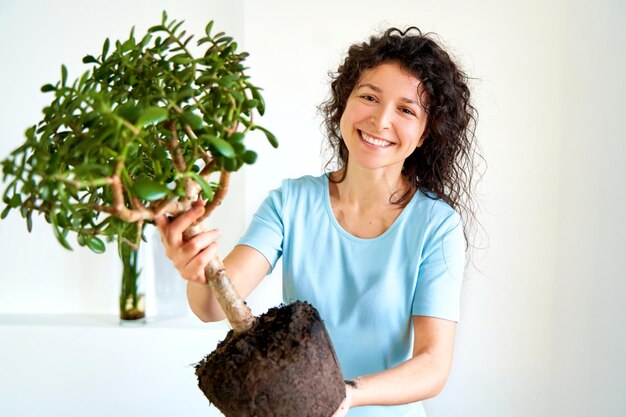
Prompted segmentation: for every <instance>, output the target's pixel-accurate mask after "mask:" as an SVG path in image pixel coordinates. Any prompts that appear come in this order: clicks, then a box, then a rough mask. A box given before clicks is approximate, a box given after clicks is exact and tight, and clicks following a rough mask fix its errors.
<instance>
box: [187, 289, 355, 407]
mask: <svg viewBox="0 0 626 417" xmlns="http://www.w3.org/2000/svg"><path fill="white" fill-rule="evenodd" d="M196 375H197V376H198V384H199V386H200V389H201V390H202V391H203V392H204V394H205V395H206V396H207V398H208V399H209V401H210V402H211V403H213V404H214V405H215V406H216V407H217V408H218V409H219V410H220V411H221V412H222V413H223V414H224V415H225V416H226V417H329V416H331V415H332V414H333V413H334V412H335V411H336V410H337V407H339V404H340V403H341V401H343V398H344V396H345V387H344V383H343V380H342V376H341V371H340V369H339V365H338V363H337V357H336V356H335V351H334V349H333V347H332V343H331V341H330V338H329V337H328V333H327V332H326V328H325V327H324V323H323V322H322V320H321V319H320V316H319V314H318V312H317V310H315V308H313V307H312V306H311V305H310V304H307V303H303V302H299V301H298V302H295V303H293V304H290V305H288V306H282V307H279V308H273V309H271V310H269V311H268V312H267V313H266V314H264V315H262V316H261V317H259V318H258V319H257V323H256V324H255V325H254V327H253V328H252V329H250V330H249V331H247V332H243V333H240V334H235V333H234V332H233V331H232V330H231V331H230V332H229V333H228V335H227V336H226V339H225V340H224V341H222V342H221V343H220V344H219V345H218V346H217V348H216V349H215V351H214V352H213V353H211V354H210V355H209V356H207V357H206V358H204V359H203V360H202V361H201V362H200V363H199V364H198V365H197V366H196Z"/></svg>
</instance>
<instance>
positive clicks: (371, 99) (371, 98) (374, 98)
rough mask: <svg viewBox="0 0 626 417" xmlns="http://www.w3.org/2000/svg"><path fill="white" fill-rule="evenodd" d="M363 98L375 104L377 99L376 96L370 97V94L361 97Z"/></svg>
mask: <svg viewBox="0 0 626 417" xmlns="http://www.w3.org/2000/svg"><path fill="white" fill-rule="evenodd" d="M361 98H362V99H363V100H366V101H371V102H375V101H376V97H374V96H370V95H369V94H363V95H362V96H361Z"/></svg>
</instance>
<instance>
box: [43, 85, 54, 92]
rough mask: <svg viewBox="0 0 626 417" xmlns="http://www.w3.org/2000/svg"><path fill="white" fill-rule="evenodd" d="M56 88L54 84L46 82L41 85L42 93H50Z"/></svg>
mask: <svg viewBox="0 0 626 417" xmlns="http://www.w3.org/2000/svg"><path fill="white" fill-rule="evenodd" d="M54 90H56V88H55V87H54V86H53V85H52V84H46V85H44V86H42V87H41V92H42V93H49V92H50V91H54Z"/></svg>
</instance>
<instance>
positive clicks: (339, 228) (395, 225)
mask: <svg viewBox="0 0 626 417" xmlns="http://www.w3.org/2000/svg"><path fill="white" fill-rule="evenodd" d="M329 182H330V178H329V177H328V174H324V175H322V183H323V186H324V202H325V206H326V214H327V215H328V218H329V220H330V223H331V224H332V225H333V226H334V227H335V229H337V231H338V232H339V234H340V235H341V236H343V237H345V238H347V239H350V240H353V241H355V242H367V243H372V242H375V241H377V240H383V239H386V238H387V237H388V236H390V235H391V234H393V233H394V232H395V230H396V229H397V228H398V227H400V226H399V224H400V223H401V222H402V221H404V218H405V217H406V216H408V214H407V213H408V212H409V211H411V208H412V206H413V205H414V204H415V200H417V198H418V197H417V195H418V194H419V192H416V193H414V194H413V196H412V197H411V201H409V203H408V204H407V205H406V206H405V207H404V208H403V209H402V212H401V213H400V214H399V215H398V217H396V218H395V220H394V221H393V223H392V224H391V226H389V227H388V228H387V230H385V231H384V232H383V233H382V234H380V235H378V236H375V237H358V236H354V235H353V234H352V233H349V232H348V231H347V230H345V229H344V228H343V227H342V226H341V225H340V224H339V222H338V221H337V218H335V213H334V212H333V208H332V206H331V204H330V185H329Z"/></svg>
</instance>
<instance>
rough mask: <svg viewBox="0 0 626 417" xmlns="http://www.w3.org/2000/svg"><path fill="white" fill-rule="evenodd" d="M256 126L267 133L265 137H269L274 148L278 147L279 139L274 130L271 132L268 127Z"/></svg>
mask: <svg viewBox="0 0 626 417" xmlns="http://www.w3.org/2000/svg"><path fill="white" fill-rule="evenodd" d="M254 128H255V129H259V130H260V131H262V132H263V133H265V137H267V140H268V141H269V142H270V144H271V145H272V146H273V147H274V148H278V140H276V136H274V134H273V133H272V132H270V131H269V130H267V129H266V128H264V127H261V126H254Z"/></svg>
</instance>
